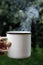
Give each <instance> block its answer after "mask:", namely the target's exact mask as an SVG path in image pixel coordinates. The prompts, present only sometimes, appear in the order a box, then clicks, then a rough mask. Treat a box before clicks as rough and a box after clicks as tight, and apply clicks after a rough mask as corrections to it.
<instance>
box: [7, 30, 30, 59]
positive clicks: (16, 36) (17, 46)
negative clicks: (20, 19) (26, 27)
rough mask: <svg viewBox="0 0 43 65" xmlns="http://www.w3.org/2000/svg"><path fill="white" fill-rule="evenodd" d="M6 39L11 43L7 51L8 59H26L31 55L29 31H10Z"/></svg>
mask: <svg viewBox="0 0 43 65" xmlns="http://www.w3.org/2000/svg"><path fill="white" fill-rule="evenodd" d="M7 38H8V40H9V41H10V42H11V43H12V45H11V47H10V48H9V50H8V54H7V55H8V57H10V58H18V59H19V58H27V57H29V56H30V55H31V32H30V31H10V32H7Z"/></svg>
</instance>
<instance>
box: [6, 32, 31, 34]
mask: <svg viewBox="0 0 43 65" xmlns="http://www.w3.org/2000/svg"><path fill="white" fill-rule="evenodd" d="M7 34H31V31H8V32H7Z"/></svg>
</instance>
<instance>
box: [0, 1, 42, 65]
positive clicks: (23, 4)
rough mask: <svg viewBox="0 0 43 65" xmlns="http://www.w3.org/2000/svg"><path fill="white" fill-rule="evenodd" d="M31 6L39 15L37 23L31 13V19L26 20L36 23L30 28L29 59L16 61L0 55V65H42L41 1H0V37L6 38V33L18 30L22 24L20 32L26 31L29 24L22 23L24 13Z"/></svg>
mask: <svg viewBox="0 0 43 65" xmlns="http://www.w3.org/2000/svg"><path fill="white" fill-rule="evenodd" d="M31 6H32V7H34V8H35V9H36V10H37V11H38V14H39V18H38V20H37V21H36V18H35V19H33V16H32V15H33V13H32V15H31V14H30V15H31V16H30V17H31V18H28V19H29V21H30V20H31V21H34V22H36V23H32V26H31V32H32V42H31V43H32V52H31V57H29V58H26V59H19V60H18V59H11V58H9V57H7V55H6V54H4V55H2V56H1V55H0V65H43V0H0V36H6V32H7V31H11V30H17V31H18V30H20V25H21V28H22V24H23V26H24V29H22V30H27V28H26V26H27V25H28V24H29V23H28V24H26V22H25V23H24V22H23V21H25V20H24V19H26V17H25V16H26V14H25V11H26V10H27V9H28V8H29V7H31ZM33 10H34V9H33ZM35 12H36V11H35ZM34 16H35V15H34ZM23 18H24V19H23ZM22 30H21V31H22Z"/></svg>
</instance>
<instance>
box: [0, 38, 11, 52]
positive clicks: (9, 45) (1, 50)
mask: <svg viewBox="0 0 43 65" xmlns="http://www.w3.org/2000/svg"><path fill="white" fill-rule="evenodd" d="M3 40H7V37H0V41H1V42H3ZM6 46H7V49H5V50H4V49H0V52H6V51H8V49H9V48H10V47H11V42H10V41H8V40H7V41H6Z"/></svg>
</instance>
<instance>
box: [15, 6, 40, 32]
mask: <svg viewBox="0 0 43 65" xmlns="http://www.w3.org/2000/svg"><path fill="white" fill-rule="evenodd" d="M38 19H39V12H38V10H37V9H36V8H35V7H33V6H30V7H28V8H27V9H26V11H25V16H24V18H23V20H22V22H21V23H20V27H19V28H17V29H16V30H20V31H31V23H32V20H33V22H34V23H36V22H37V20H38Z"/></svg>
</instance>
